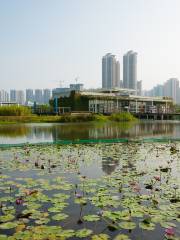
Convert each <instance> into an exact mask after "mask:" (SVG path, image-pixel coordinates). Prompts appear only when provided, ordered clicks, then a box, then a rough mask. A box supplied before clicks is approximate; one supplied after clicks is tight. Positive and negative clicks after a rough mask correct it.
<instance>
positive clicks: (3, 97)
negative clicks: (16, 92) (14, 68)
mask: <svg viewBox="0 0 180 240" xmlns="http://www.w3.org/2000/svg"><path fill="white" fill-rule="evenodd" d="M0 102H9V93H8V92H6V91H5V90H0Z"/></svg>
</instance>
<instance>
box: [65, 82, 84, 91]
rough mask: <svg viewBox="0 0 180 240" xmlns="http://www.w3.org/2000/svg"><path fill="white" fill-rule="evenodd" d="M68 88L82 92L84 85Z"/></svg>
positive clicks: (74, 85) (77, 84) (78, 84)
mask: <svg viewBox="0 0 180 240" xmlns="http://www.w3.org/2000/svg"><path fill="white" fill-rule="evenodd" d="M69 86H70V89H71V90H76V91H82V90H83V89H84V84H82V83H76V84H70V85H69Z"/></svg>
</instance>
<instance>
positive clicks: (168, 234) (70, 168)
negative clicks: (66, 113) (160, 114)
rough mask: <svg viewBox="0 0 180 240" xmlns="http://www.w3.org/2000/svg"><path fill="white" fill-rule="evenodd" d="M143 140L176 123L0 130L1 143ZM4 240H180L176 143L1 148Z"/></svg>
mask: <svg viewBox="0 0 180 240" xmlns="http://www.w3.org/2000/svg"><path fill="white" fill-rule="evenodd" d="M149 137H154V138H156V137H157V138H161V137H168V138H180V123H179V122H170V121H169V122H163V121H162V122H161V121H159V122H158V121H157V122H155V121H153V122H146V121H144V122H138V123H131V124H118V123H106V124H100V123H99V124H94V123H83V124H12V125H1V126H0V143H23V142H24V143H27V142H29V143H35V142H47V141H48V142H52V141H56V140H62V139H66V140H67V139H98V138H104V139H106V138H131V139H136V138H140V139H142V138H149ZM4 239H6V240H24V239H26V240H30V239H35V240H51V239H52V240H56V239H63V240H64V239H72V240H73V239H89V240H90V239H92V240H98V239H99V240H106V239H114V240H128V239H131V240H137V239H146V240H152V239H156V240H162V239H171V240H178V239H180V142H173V143H170V142H169V143H155V142H154V143H143V142H141V141H140V142H139V143H135V142H134V143H133V142H129V143H116V144H77V145H46V146H37V145H36V146H28V144H26V146H24V147H9V148H0V240H4Z"/></svg>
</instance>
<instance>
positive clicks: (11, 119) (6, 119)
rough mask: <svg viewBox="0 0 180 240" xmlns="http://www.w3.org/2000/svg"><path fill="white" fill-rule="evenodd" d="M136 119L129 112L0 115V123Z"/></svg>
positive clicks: (131, 120) (120, 120) (122, 120)
mask: <svg viewBox="0 0 180 240" xmlns="http://www.w3.org/2000/svg"><path fill="white" fill-rule="evenodd" d="M134 121H138V119H137V118H135V117H133V116H132V115H131V114H129V113H119V114H112V115H111V116H104V115H101V114H91V115H77V116H72V115H61V116H59V115H58V116H57V115H55V116H54V115H47V116H44V115H41V116H38V115H30V116H0V124H17V123H82V122H134Z"/></svg>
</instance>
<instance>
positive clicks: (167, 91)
mask: <svg viewBox="0 0 180 240" xmlns="http://www.w3.org/2000/svg"><path fill="white" fill-rule="evenodd" d="M179 91H180V90H179V80H178V79H177V78H170V79H169V80H167V81H166V82H165V84H164V96H167V97H172V98H173V100H174V102H175V103H180V96H179Z"/></svg>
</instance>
